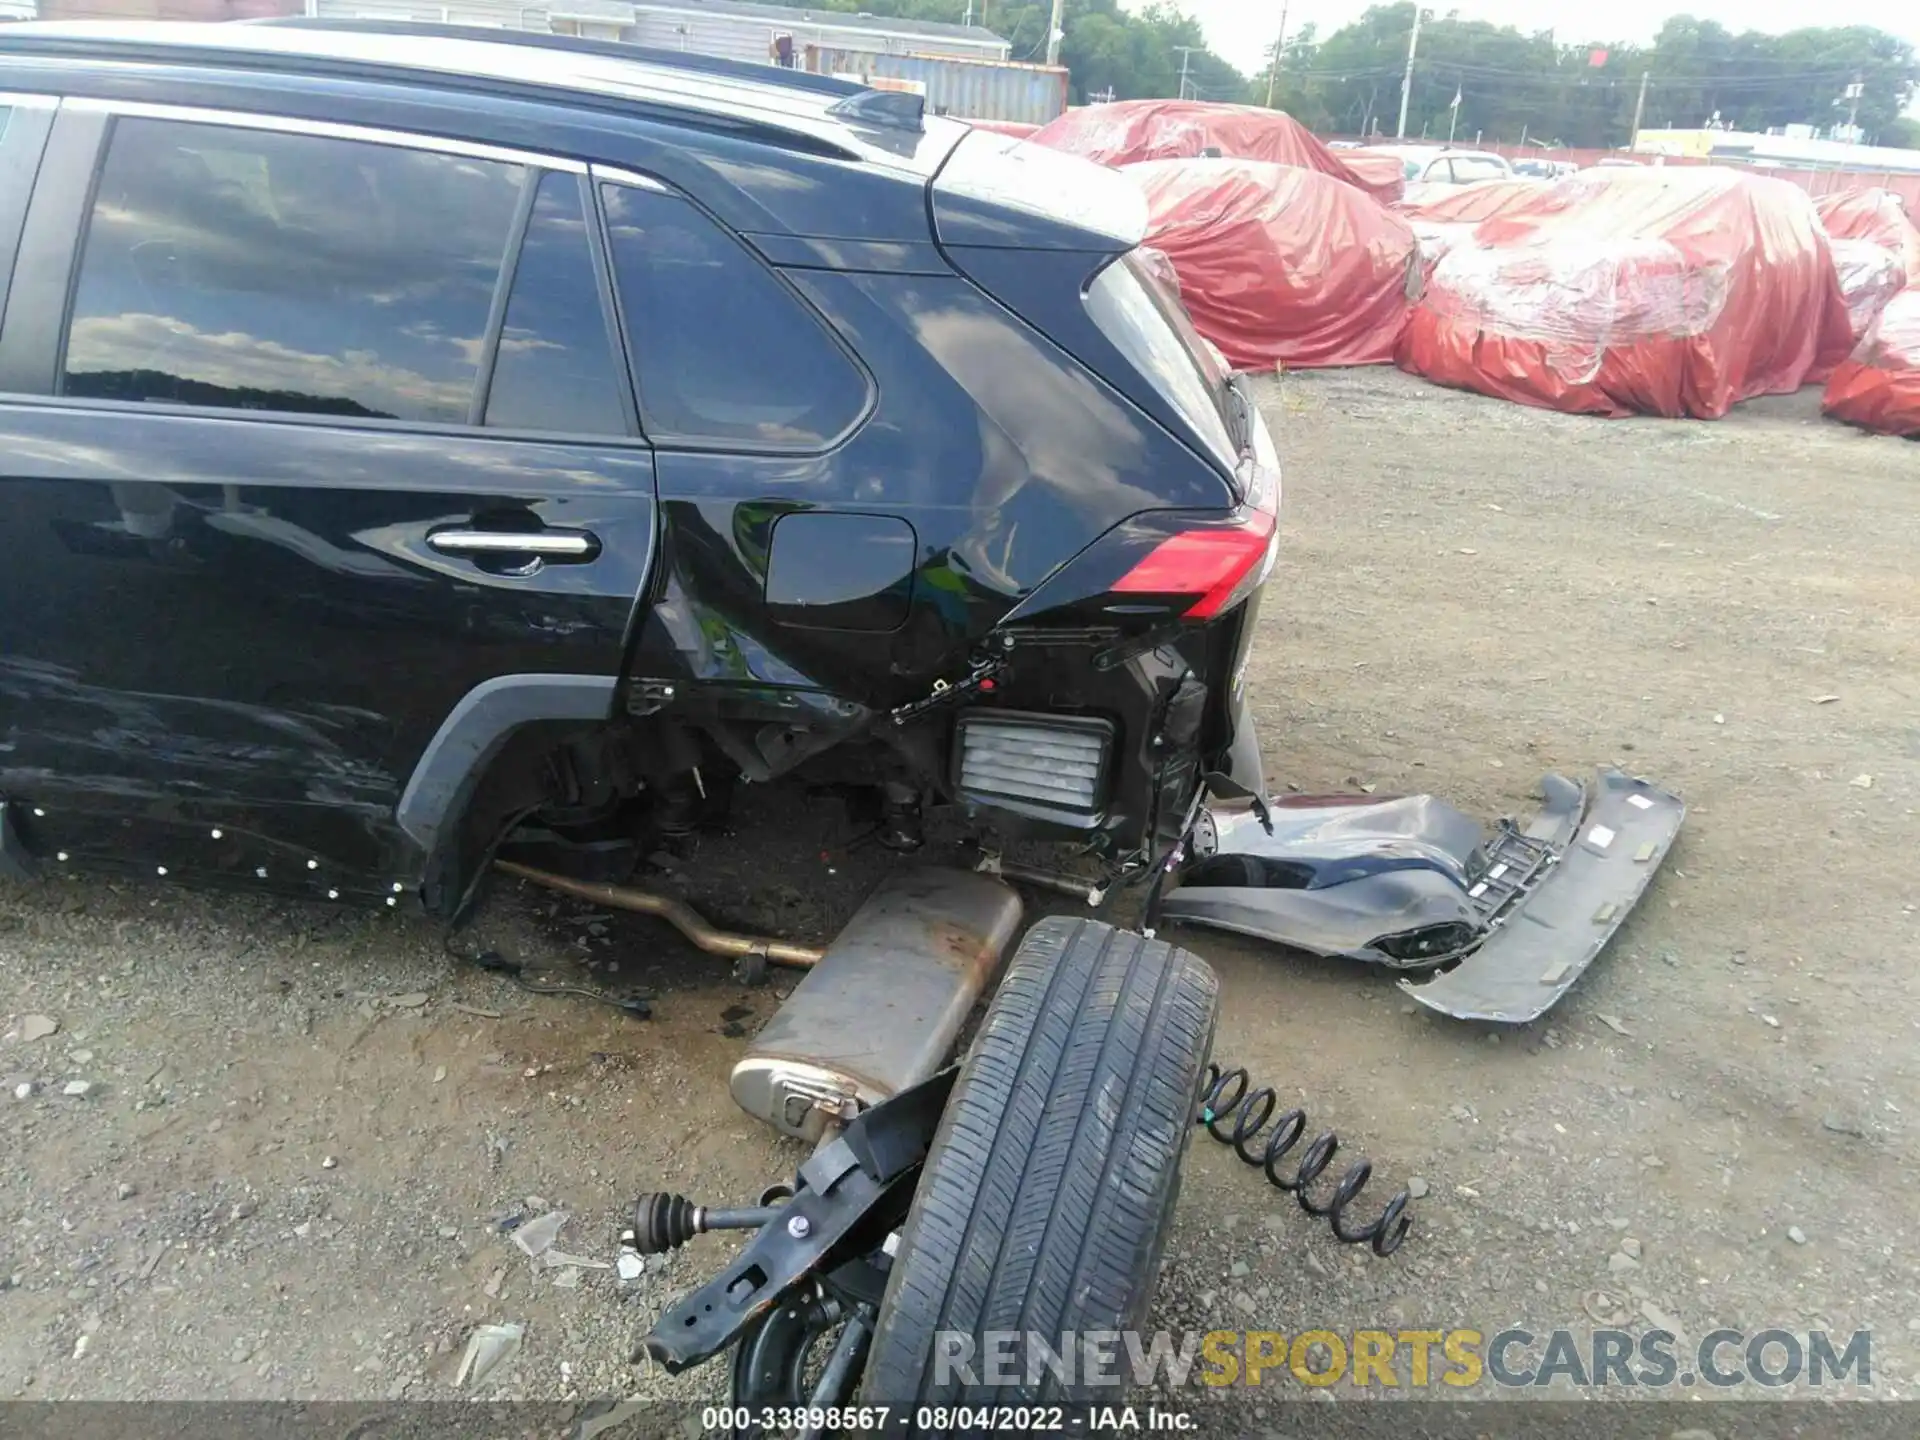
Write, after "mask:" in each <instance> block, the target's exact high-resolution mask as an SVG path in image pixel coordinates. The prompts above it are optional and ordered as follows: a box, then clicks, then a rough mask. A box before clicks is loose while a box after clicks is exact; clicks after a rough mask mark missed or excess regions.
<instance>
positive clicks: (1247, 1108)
mask: <svg viewBox="0 0 1920 1440" xmlns="http://www.w3.org/2000/svg"><path fill="white" fill-rule="evenodd" d="M1252 1085H1253V1078H1252V1077H1251V1076H1250V1075H1248V1074H1247V1072H1246V1071H1245V1070H1243V1069H1233V1070H1223V1069H1222V1068H1221V1067H1220V1066H1218V1065H1215V1064H1213V1063H1212V1062H1208V1065H1207V1083H1206V1093H1205V1095H1204V1097H1203V1098H1202V1100H1201V1102H1200V1117H1199V1123H1200V1124H1201V1125H1204V1126H1205V1127H1206V1129H1207V1133H1208V1134H1209V1135H1211V1136H1213V1138H1214V1139H1216V1140H1218V1141H1219V1142H1220V1143H1221V1144H1223V1145H1230V1146H1232V1147H1233V1153H1234V1154H1236V1155H1238V1156H1239V1157H1240V1158H1241V1159H1242V1160H1243V1161H1245V1162H1246V1163H1247V1164H1249V1165H1252V1166H1254V1167H1255V1168H1256V1169H1259V1170H1262V1171H1264V1172H1265V1174H1266V1177H1267V1181H1268V1183H1269V1184H1271V1185H1273V1186H1275V1187H1277V1188H1278V1189H1281V1190H1285V1191H1286V1192H1287V1193H1289V1194H1290V1195H1292V1196H1293V1198H1294V1199H1296V1200H1298V1201H1299V1202H1300V1208H1301V1209H1302V1210H1304V1211H1306V1212H1307V1213H1308V1214H1309V1215H1312V1216H1315V1217H1316V1218H1319V1219H1324V1220H1328V1221H1330V1222H1331V1223H1332V1226H1333V1233H1334V1236H1335V1237H1336V1238H1337V1239H1339V1240H1342V1241H1344V1242H1345V1243H1346V1244H1348V1245H1370V1246H1371V1247H1372V1248H1373V1253H1374V1254H1376V1255H1378V1256H1380V1257H1382V1258H1383V1259H1384V1258H1385V1257H1386V1256H1388V1255H1391V1254H1392V1253H1393V1252H1394V1251H1395V1250H1398V1249H1399V1248H1400V1242H1401V1241H1402V1240H1404V1239H1406V1238H1407V1231H1408V1230H1409V1229H1410V1228H1411V1227H1412V1225H1413V1216H1411V1215H1409V1214H1408V1213H1407V1206H1408V1205H1409V1204H1410V1203H1411V1202H1412V1200H1413V1196H1412V1194H1411V1193H1409V1192H1408V1191H1407V1190H1405V1189H1402V1190H1400V1191H1398V1192H1397V1193H1396V1194H1395V1195H1394V1196H1393V1198H1392V1199H1390V1200H1388V1201H1387V1204H1386V1208H1385V1209H1383V1210H1382V1211H1381V1212H1380V1214H1379V1216H1378V1217H1377V1218H1376V1219H1375V1220H1373V1221H1372V1222H1371V1223H1370V1224H1367V1225H1349V1224H1348V1223H1347V1218H1346V1212H1347V1209H1348V1207H1349V1206H1351V1205H1352V1204H1353V1202H1354V1200H1355V1199H1356V1198H1357V1197H1358V1196H1359V1194H1360V1192H1361V1191H1362V1190H1364V1189H1365V1188H1366V1185H1367V1181H1368V1180H1370V1179H1372V1178H1373V1162H1372V1161H1371V1160H1368V1159H1366V1158H1365V1157H1362V1158H1361V1159H1358V1160H1356V1161H1354V1162H1353V1164H1352V1165H1350V1166H1348V1167H1347V1173H1346V1174H1344V1175H1342V1176H1341V1177H1340V1179H1339V1180H1338V1181H1337V1182H1336V1183H1335V1185H1334V1187H1333V1193H1332V1195H1331V1196H1330V1197H1329V1198H1328V1199H1327V1200H1326V1201H1325V1202H1324V1203H1322V1202H1320V1201H1318V1200H1315V1199H1314V1198H1313V1197H1312V1196H1311V1195H1309V1194H1308V1193H1307V1192H1308V1190H1309V1189H1310V1188H1311V1187H1312V1185H1313V1182H1314V1181H1316V1180H1318V1179H1319V1178H1320V1177H1321V1176H1322V1175H1324V1174H1326V1172H1327V1168H1328V1167H1329V1166H1330V1165H1332V1164H1333V1157H1334V1156H1335V1155H1336V1154H1338V1153H1339V1150H1340V1140H1339V1137H1338V1136H1336V1135H1335V1134H1334V1133H1333V1131H1331V1130H1325V1131H1322V1132H1321V1133H1320V1134H1319V1135H1317V1136H1316V1137H1314V1139H1313V1140H1312V1141H1311V1142H1309V1143H1308V1145H1307V1148H1306V1150H1305V1151H1304V1152H1302V1154H1301V1156H1300V1163H1299V1165H1298V1166H1296V1167H1295V1169H1294V1172H1293V1174H1292V1175H1290V1176H1288V1175H1282V1174H1281V1173H1280V1169H1279V1165H1280V1161H1281V1160H1282V1159H1283V1158H1284V1157H1285V1156H1286V1154H1287V1152H1288V1151H1290V1150H1292V1149H1293V1147H1294V1146H1295V1145H1297V1144H1299V1142H1300V1137H1301V1136H1302V1135H1304V1134H1306V1131H1307V1114H1306V1111H1304V1110H1289V1111H1287V1112H1286V1113H1285V1114H1284V1115H1282V1116H1280V1118H1279V1119H1278V1120H1277V1121H1276V1122H1275V1124H1274V1127H1273V1129H1272V1131H1271V1132H1269V1134H1268V1135H1267V1139H1266V1145H1265V1147H1264V1148H1263V1149H1259V1150H1255V1149H1250V1148H1249V1146H1250V1145H1251V1144H1252V1143H1253V1141H1254V1140H1255V1139H1256V1138H1257V1137H1258V1136H1259V1134H1260V1132H1261V1130H1262V1129H1264V1128H1265V1126H1266V1123H1267V1122H1268V1121H1269V1120H1272V1119H1273V1118H1274V1116H1273V1112H1274V1111H1275V1110H1277V1109H1279V1107H1280V1097H1279V1095H1278V1093H1277V1092H1275V1091H1274V1090H1273V1089H1272V1088H1271V1087H1270V1086H1265V1085H1263V1086H1261V1087H1260V1088H1259V1089H1258V1090H1254V1089H1252V1088H1251V1087H1252ZM1229 1087H1232V1094H1231V1096H1229V1095H1228V1093H1227V1091H1228V1088H1229ZM1228 1121H1231V1122H1232V1126H1231V1128H1223V1127H1225V1126H1226V1125H1227V1122H1228Z"/></svg>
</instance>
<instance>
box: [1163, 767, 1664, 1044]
mask: <svg viewBox="0 0 1920 1440" xmlns="http://www.w3.org/2000/svg"><path fill="white" fill-rule="evenodd" d="M1541 789H1542V791H1543V793H1544V795H1545V803H1544V804H1543V805H1542V807H1541V810H1540V812H1539V814H1538V815H1537V816H1535V817H1534V819H1533V820H1531V821H1530V822H1529V823H1528V824H1527V825H1526V826H1525V828H1522V827H1520V826H1519V825H1517V824H1515V823H1513V822H1511V821H1504V820H1503V821H1501V822H1500V823H1499V824H1498V825H1496V826H1494V827H1493V828H1492V829H1491V830H1490V831H1489V830H1483V829H1482V828H1481V826H1480V825H1479V824H1478V823H1477V822H1475V821H1474V820H1472V819H1470V818H1469V817H1468V816H1466V815H1464V814H1462V813H1461V812H1460V811H1459V810H1456V809H1454V808H1453V807H1452V806H1451V805H1448V804H1446V803H1444V802H1443V801H1440V800H1436V799H1435V798H1434V797H1432V796H1431V795H1412V796H1405V797H1401V798H1399V799H1388V800H1378V799H1374V798H1372V797H1370V796H1365V795H1337V796H1301V795H1288V796H1280V797H1277V798H1276V799H1274V800H1273V801H1271V802H1270V806H1269V814H1270V816H1271V818H1272V822H1273V823H1272V831H1271V833H1268V831H1267V830H1266V828H1265V826H1264V825H1262V824H1261V823H1260V821H1259V819H1258V817H1257V816H1256V815H1255V814H1254V812H1253V811H1252V810H1251V808H1249V807H1248V806H1247V805H1245V804H1244V803H1239V802H1227V803H1221V804H1218V805H1214V806H1210V807H1209V808H1207V809H1206V810H1203V811H1202V812H1201V816H1200V820H1199V823H1198V824H1197V826H1196V828H1195V832H1194V836H1193V856H1194V858H1193V860H1191V861H1190V862H1189V863H1188V864H1187V865H1186V866H1185V868H1184V869H1183V870H1182V871H1181V873H1180V876H1179V881H1178V884H1177V885H1175V886H1174V887H1173V888H1172V889H1171V890H1169V891H1168V893H1167V895H1166V896H1165V899H1164V901H1163V905H1162V913H1163V914H1164V915H1165V916H1166V917H1167V918H1168V919H1170V920H1179V921H1183V922H1186V923H1188V924H1195V925H1208V926H1212V927H1215V928H1218V929H1222V930H1231V931H1236V932H1238V933H1240V934H1243V935H1253V936H1257V937H1258V938H1260V939H1263V940H1271V941H1274V942H1275V943H1277V944H1281V945H1288V946H1292V947H1294V948H1296V949H1300V950H1305V951H1308V952H1310V953H1312V954H1315V955H1323V956H1328V957H1339V958H1344V959H1353V960H1366V961H1369V962H1371V963H1374V964H1379V965H1386V966H1389V967H1391V968H1394V969H1397V970H1402V971H1439V972H1442V973H1440V974H1439V975H1438V978H1436V979H1433V980H1431V981H1428V982H1426V983H1423V984H1422V983H1414V982H1410V981H1403V982H1402V988H1403V989H1405V990H1406V991H1407V992H1408V994H1410V995H1411V996H1412V997H1413V998H1414V999H1415V1000H1417V1001H1419V1002H1420V1003H1421V1004H1422V1005H1425V1006H1427V1007H1428V1008H1429V1009H1433V1010H1438V1011H1440V1012H1441V1013H1442V1014H1446V1015H1451V1016H1454V1017H1455V1018H1457V1019H1462V1020H1493V1021H1503V1022H1506V1023H1508V1024H1520V1023H1524V1022H1525V1021H1528V1020H1532V1019H1534V1018H1536V1017H1538V1016H1539V1015H1541V1014H1544V1013H1545V1012H1546V1011H1547V1009H1548V1008H1550V1007H1551V1006H1552V1005H1553V1004H1554V1003H1555V1002H1556V1001H1557V1000H1559V998H1560V997H1561V996H1562V995H1564V994H1565V993H1566V992H1567V990H1568V989H1569V988H1571V986H1572V985H1573V984H1574V982H1575V981H1576V980H1578V979H1579V977H1580V976H1581V974H1582V973H1584V972H1585V970H1586V968H1587V966H1588V965H1590V964H1591V963H1592V962H1593V960H1594V958H1595V957H1596V956H1597V955H1598V954H1599V953H1600V950H1601V948H1602V947H1603V946H1604V945H1605V944H1606V942H1607V940H1608V939H1609V938H1610V937H1611V936H1612V934H1613V932H1614V931H1615V930H1616V929H1617V928H1619V925H1620V923H1621V921H1622V920H1624V919H1625V918H1626V915H1627V913H1628V912H1629V911H1630V910H1631V909H1632V908H1633V906H1634V904H1635V903H1636V902H1637V901H1638V900H1639V898H1640V896H1641V894H1642V893H1643V892H1644V890H1645V889H1646V887H1647V884H1648V883H1649V882H1650V881H1651V879H1652V877H1653V872H1654V871H1655V870H1656V869H1657V868H1658V867H1659V864H1660V862H1661V860H1663V859H1664V858H1665V857H1666V855H1667V854H1668V853H1669V852H1670V850H1671V848H1672V842H1673V837H1674V835H1675V834H1676V833H1677V832H1678V830H1679V828H1680V823H1681V821H1682V819H1683V818H1684V817H1685V815H1686V807H1685V806H1684V805H1682V804H1681V802H1680V800H1679V798H1678V797H1677V796H1674V795H1671V794H1668V793H1667V792H1666V791H1664V790H1661V789H1659V788H1657V787H1655V786H1653V785H1650V784H1648V783H1647V782H1646V781H1644V780H1637V779H1635V778H1633V777H1631V776H1629V775H1626V774H1624V773H1622V772H1621V771H1619V770H1614V769H1610V768H1608V769H1602V770H1601V771H1600V772H1599V773H1598V775H1597V776H1596V777H1595V779H1594V781H1593V782H1592V783H1590V784H1589V785H1588V786H1586V787H1585V788H1584V789H1583V788H1582V787H1581V786H1579V785H1576V784H1575V783H1574V782H1573V781H1571V780H1568V779H1565V778H1564V777H1562V776H1558V775H1549V776H1547V777H1546V778H1545V779H1544V780H1543V781H1542V782H1541ZM1576 837H1578V840H1579V843H1575V841H1576Z"/></svg>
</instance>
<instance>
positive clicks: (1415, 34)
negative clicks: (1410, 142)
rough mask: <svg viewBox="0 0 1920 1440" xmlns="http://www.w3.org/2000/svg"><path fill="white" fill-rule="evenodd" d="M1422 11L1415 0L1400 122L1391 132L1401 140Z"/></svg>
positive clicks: (1401, 98) (1409, 95)
mask: <svg viewBox="0 0 1920 1440" xmlns="http://www.w3.org/2000/svg"><path fill="white" fill-rule="evenodd" d="M1424 13H1425V12H1424V11H1423V10H1421V8H1420V6H1419V3H1418V0H1415V4H1414V7H1413V34H1411V35H1409V36H1408V37H1407V73H1406V75H1405V76H1403V77H1402V78H1401V81H1400V123H1399V125H1398V126H1396V127H1395V129H1394V132H1393V133H1394V135H1395V136H1396V137H1397V138H1399V139H1401V140H1404V139H1406V138H1407V102H1408V101H1409V100H1410V99H1412V98H1413V53H1414V51H1415V50H1417V49H1419V47H1420V17H1421V16H1422V15H1423V14H1424Z"/></svg>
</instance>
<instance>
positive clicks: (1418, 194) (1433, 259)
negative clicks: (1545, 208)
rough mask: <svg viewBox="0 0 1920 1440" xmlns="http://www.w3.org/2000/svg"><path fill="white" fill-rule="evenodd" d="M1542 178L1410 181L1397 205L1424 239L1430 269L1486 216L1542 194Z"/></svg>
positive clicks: (1422, 245)
mask: <svg viewBox="0 0 1920 1440" xmlns="http://www.w3.org/2000/svg"><path fill="white" fill-rule="evenodd" d="M1541 188H1542V182H1541V181H1538V180H1488V181H1486V182H1484V183H1483V184H1479V185H1432V184H1429V185H1409V186H1408V187H1407V193H1406V194H1405V195H1402V196H1401V197H1400V203H1399V204H1397V205H1395V206H1394V207H1393V208H1394V209H1396V210H1398V211H1399V212H1400V213H1401V214H1402V215H1404V216H1406V218H1407V223H1408V224H1410V225H1411V226H1413V233H1414V236H1415V238H1417V239H1418V240H1419V241H1420V256H1421V258H1422V259H1423V260H1425V261H1426V264H1427V269H1428V271H1429V272H1431V271H1432V269H1433V267H1434V266H1435V265H1437V264H1439V263H1440V261H1441V259H1442V258H1443V257H1444V256H1445V255H1446V253H1447V252H1448V251H1449V250H1451V249H1452V248H1453V247H1454V246H1456V245H1458V244H1459V243H1460V242H1461V241H1463V240H1466V239H1468V238H1469V237H1471V236H1472V234H1473V227H1474V226H1476V225H1478V224H1479V223H1480V222H1481V221H1482V220H1491V219H1492V218H1493V217H1494V216H1496V215H1502V214H1505V213H1506V212H1507V211H1508V210H1511V209H1513V208H1515V207H1516V206H1519V205H1524V204H1529V203H1531V202H1532V201H1533V200H1534V199H1535V197H1537V196H1538V195H1539V194H1540V191H1541Z"/></svg>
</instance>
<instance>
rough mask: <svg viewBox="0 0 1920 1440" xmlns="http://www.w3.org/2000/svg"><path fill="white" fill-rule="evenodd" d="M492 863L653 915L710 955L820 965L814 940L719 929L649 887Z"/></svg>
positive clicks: (595, 899) (680, 902) (562, 888)
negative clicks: (798, 940) (806, 942)
mask: <svg viewBox="0 0 1920 1440" xmlns="http://www.w3.org/2000/svg"><path fill="white" fill-rule="evenodd" d="M493 868H494V869H496V870H498V871H500V872H501V874H503V875H512V876H515V877H517V878H518V879H521V880H530V881H532V882H533V883H534V884H535V885H544V886H545V887H546V888H547V889H549V890H558V891H559V892H560V893H561V894H563V895H572V896H574V897H576V898H577V899H581V900H591V901H592V902H593V903H594V904H596V905H604V906H606V907H607V908H608V909H609V910H631V911H633V912H634V913H635V914H637V915H653V916H657V917H658V918H659V919H662V920H664V921H666V922H667V923H668V924H669V925H671V926H673V928H674V929H676V930H678V931H679V932H680V933H681V934H682V935H684V936H686V937H687V939H688V940H690V941H692V942H693V943H694V944H695V945H697V946H698V947H699V948H700V949H702V950H705V951H706V952H707V953H708V954H709V955H731V956H735V957H739V956H754V955H757V956H760V957H761V958H763V959H765V960H767V961H768V962H769V963H771V964H774V965H791V966H793V967H794V968H796V969H800V970H810V969H812V968H813V967H814V966H815V965H818V964H819V963H820V961H821V959H822V958H823V957H824V956H825V955H826V953H827V952H826V951H825V950H824V949H822V948H821V947H819V946H817V945H800V944H796V943H795V942H794V941H791V940H775V939H773V938H771V937H770V936H766V935H742V934H739V933H738V932H736V931H733V930H722V929H720V928H719V927H718V926H716V925H713V924H710V923H709V922H708V921H707V919H706V918H705V917H704V916H702V915H701V914H700V912H699V911H697V910H695V909H694V908H693V907H692V906H691V905H689V904H687V903H686V902H685V901H684V900H676V899H674V898H673V897H672V896H671V895H657V894H655V893H654V892H653V891H651V890H635V889H633V888H632V887H630V886H627V885H604V884H601V883H600V882H598V881H595V880H574V879H571V878H570V877H568V876H565V875H555V874H553V873H552V872H551V871H548V870H536V869H534V868H533V866H531V865H522V864H520V863H519V862H518V861H514V860H496V861H494V862H493Z"/></svg>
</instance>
